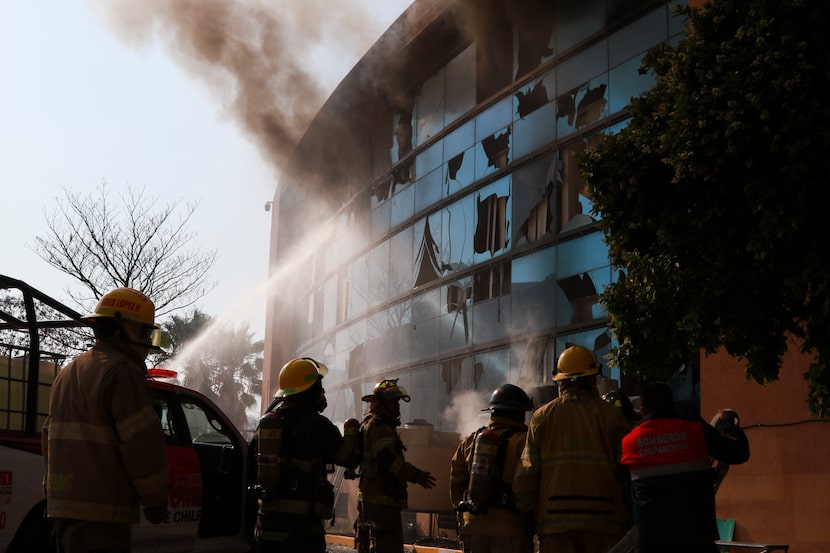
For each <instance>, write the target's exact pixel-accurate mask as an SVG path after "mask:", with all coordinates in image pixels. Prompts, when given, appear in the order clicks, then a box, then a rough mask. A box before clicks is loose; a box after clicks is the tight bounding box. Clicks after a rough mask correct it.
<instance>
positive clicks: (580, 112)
mask: <svg viewBox="0 0 830 553" xmlns="http://www.w3.org/2000/svg"><path fill="white" fill-rule="evenodd" d="M604 80H607V77H602V79H597V80H595V81H592V82H590V83H585V84H584V85H581V86H580V87H578V88H575V89H573V90H570V91H568V92H566V93H565V94H562V95H560V96H559V97H558V98H557V99H556V106H557V128H556V130H557V135H558V136H559V137H560V138H562V137H565V136H567V135H569V134H571V133H573V132H574V131H577V130H579V129H582V128H585V127H587V126H588V125H591V124H592V123H595V122H597V121H599V120H600V119H601V118H603V117H605V116H607V115H608V110H607V106H608V100H607V99H606V97H605V95H606V93H607V88H608V85H607V84H606V83H605V82H603V81H604Z"/></svg>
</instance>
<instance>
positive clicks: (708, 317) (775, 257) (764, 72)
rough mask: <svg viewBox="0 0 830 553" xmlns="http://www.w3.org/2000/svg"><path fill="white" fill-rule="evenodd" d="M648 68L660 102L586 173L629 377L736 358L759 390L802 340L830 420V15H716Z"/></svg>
mask: <svg viewBox="0 0 830 553" xmlns="http://www.w3.org/2000/svg"><path fill="white" fill-rule="evenodd" d="M683 13H684V14H685V15H687V16H688V17H689V21H690V24H691V26H690V29H689V31H688V38H687V39H686V40H684V41H683V42H681V43H680V44H679V45H678V46H677V47H675V48H673V47H670V46H667V45H662V46H659V47H656V48H654V49H652V50H651V51H650V52H649V53H648V54H647V56H646V58H645V61H644V64H643V68H642V69H641V71H642V72H647V71H652V72H653V74H654V76H655V79H656V81H655V84H654V86H653V88H652V89H651V90H650V91H649V92H648V93H646V94H644V95H643V96H642V97H640V98H637V99H633V100H632V103H631V105H630V110H631V115H632V119H631V120H630V123H629V124H628V126H627V127H626V128H625V129H624V130H623V131H622V132H620V133H619V134H616V135H612V136H609V137H608V139H607V140H606V141H605V142H604V143H603V144H601V145H600V146H599V147H598V148H596V149H595V150H594V151H593V152H591V153H589V154H587V155H586V156H585V157H584V158H583V166H582V169H583V176H584V177H585V179H586V183H587V191H588V193H589V194H590V196H591V197H592V199H593V200H594V202H595V214H598V215H601V217H602V227H603V231H604V233H605V235H606V239H607V242H608V245H609V249H610V255H611V259H612V262H613V263H614V264H615V265H616V266H618V267H619V268H621V269H622V273H623V276H622V277H621V278H620V280H619V282H617V283H615V284H613V285H612V286H610V287H609V288H608V289H606V291H605V292H604V293H603V295H602V302H603V303H604V305H605V306H606V308H607V310H608V313H609V314H610V317H611V324H612V326H613V329H614V330H615V332H616V333H617V336H618V337H619V339H620V347H619V348H618V349H617V351H616V356H617V362H618V363H619V365H620V367H621V368H622V370H623V371H624V372H625V373H626V374H629V375H632V376H635V377H641V378H643V377H652V378H654V377H665V376H667V375H669V374H670V373H672V372H673V371H674V370H676V369H677V368H678V367H679V366H681V365H682V364H684V363H685V362H687V361H688V360H690V359H693V358H694V357H696V356H697V355H698V354H699V352H700V351H705V352H713V351H715V350H717V349H718V348H720V347H721V346H722V347H724V348H725V349H726V351H727V352H729V353H730V354H732V355H734V356H737V357H738V358H740V359H742V360H743V361H744V362H745V366H746V371H747V375H748V376H749V377H751V378H754V379H755V380H756V381H757V382H759V383H767V382H771V381H774V380H776V379H777V378H778V373H779V369H780V366H781V357H782V354H783V353H784V352H785V351H786V350H787V347H788V337H795V338H796V339H798V340H799V343H800V344H801V348H802V350H803V351H804V352H806V353H809V354H810V355H811V358H812V359H813V360H814V362H813V363H812V364H810V365H809V367H805V370H806V372H805V378H806V379H808V380H809V382H810V387H809V393H808V398H807V403H808V406H809V408H810V409H811V411H813V412H814V413H816V414H818V415H820V416H822V417H828V416H830V341H828V339H827V337H828V336H830V258H829V257H828V255H827V250H826V249H825V248H826V238H825V233H826V232H827V222H826V221H825V219H824V217H826V216H827V214H826V207H825V205H824V203H823V202H824V198H825V196H824V189H825V187H826V186H827V185H828V180H830V156H828V155H827V152H826V148H827V145H828V144H830V104H828V101H827V93H828V90H830V88H828V84H830V77H828V75H829V74H830V61H829V60H830V33H828V31H827V29H830V2H826V1H825V0H715V1H714V2H708V3H706V4H705V5H704V7H703V8H701V9H699V10H691V9H688V8H687V9H684V10H683Z"/></svg>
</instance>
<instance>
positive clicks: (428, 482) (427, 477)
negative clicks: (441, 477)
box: [415, 470, 435, 489]
mask: <svg viewBox="0 0 830 553" xmlns="http://www.w3.org/2000/svg"><path fill="white" fill-rule="evenodd" d="M415 483H416V484H418V485H419V486H421V487H422V488H426V489H430V488H433V487H435V477H434V476H433V475H431V474H430V473H428V472H427V471H425V470H419V471H418V474H416V475H415Z"/></svg>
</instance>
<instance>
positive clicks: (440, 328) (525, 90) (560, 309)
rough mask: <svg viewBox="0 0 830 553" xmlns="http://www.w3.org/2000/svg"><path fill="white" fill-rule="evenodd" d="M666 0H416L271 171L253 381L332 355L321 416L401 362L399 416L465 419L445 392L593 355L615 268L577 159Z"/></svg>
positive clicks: (545, 385)
mask: <svg viewBox="0 0 830 553" xmlns="http://www.w3.org/2000/svg"><path fill="white" fill-rule="evenodd" d="M674 4H675V2H666V1H665V0H581V1H579V2H577V1H575V0H557V1H553V2H551V1H543V0H455V1H453V0H443V1H428V0H417V1H416V2H415V3H414V4H413V5H412V6H411V7H410V8H409V9H408V10H407V11H406V12H405V13H404V14H403V15H402V16H401V18H400V19H399V20H398V21H397V22H396V23H395V24H394V25H393V26H392V27H391V28H390V29H389V30H388V31H387V32H386V33H385V34H384V35H383V37H382V38H381V39H380V40H379V42H378V43H377V44H375V45H374V46H373V48H372V49H371V50H370V51H369V52H368V53H367V55H366V56H365V57H364V58H363V59H362V60H361V61H360V62H359V63H358V64H357V66H356V67H355V68H354V69H353V70H352V71H351V72H350V73H349V75H348V76H347V77H346V79H344V81H343V82H342V83H341V84H340V85H339V87H338V88H337V89H336V90H335V92H334V93H333V94H332V95H331V97H330V98H329V99H328V101H327V102H326V104H325V105H324V107H323V108H322V109H321V111H320V112H319V114H318V115H317V117H316V118H315V120H314V121H313V123H312V124H311V126H310V127H309V129H308V131H307V132H306V134H305V136H304V138H303V139H302V141H301V142H300V144H299V145H298V147H297V149H296V151H295V152H294V154H293V157H292V160H291V164H290V166H289V167H287V168H285V170H284V172H283V174H282V176H281V178H280V181H279V183H278V188H277V192H276V195H275V197H274V200H273V209H272V215H273V223H272V242H271V252H270V256H271V257H270V279H271V286H270V287H269V288H270V292H269V298H268V309H267V314H268V315H267V317H268V319H267V325H266V353H265V366H266V367H267V371H266V374H265V375H264V390H265V395H266V396H270V395H272V394H273V393H274V392H275V391H276V389H277V378H276V377H277V371H278V370H279V368H280V367H281V365H282V364H283V363H284V362H285V361H287V360H288V359H291V358H293V357H300V356H308V357H313V358H315V359H318V360H320V361H322V362H323V363H325V364H327V365H328V367H329V368H330V373H329V374H328V376H327V377H326V379H325V381H324V382H325V387H326V392H327V396H328V403H329V408H328V411H327V414H329V415H330V416H331V418H332V419H333V420H335V421H342V420H344V419H345V418H348V417H358V418H360V417H361V414H362V413H363V408H364V405H362V403H361V399H360V398H361V396H363V395H364V394H365V393H367V392H369V391H370V390H371V388H372V386H373V385H374V384H375V383H376V382H377V381H378V380H380V379H382V378H399V379H400V383H401V384H402V385H403V386H405V387H406V389H407V390H408V391H409V393H410V394H411V396H412V402H411V403H406V404H404V405H403V406H402V407H403V409H402V411H403V416H402V419H403V420H404V421H405V422H408V421H418V424H426V425H431V427H432V429H434V431H435V432H436V433H452V432H462V433H463V432H465V431H469V430H471V428H469V427H466V428H465V427H462V425H461V424H460V422H459V421H458V420H456V419H454V418H453V417H451V416H449V413H451V412H453V411H452V407H453V406H454V405H455V403H456V402H458V401H459V400H460V399H461V398H470V397H472V398H474V399H477V400H478V403H479V404H481V403H484V402H486V399H487V398H488V397H489V395H490V393H491V392H492V391H493V389H495V388H496V387H498V386H500V385H502V384H504V383H506V382H510V383H514V384H517V385H519V386H522V387H523V388H525V389H526V390H528V391H529V392H533V394H534V395H535V396H537V398H538V399H539V400H540V401H541V400H543V399H544V395H545V394H546V393H547V392H546V390H549V389H550V388H552V386H550V385H551V384H552V372H553V369H554V366H555V360H556V359H557V357H558V355H559V354H560V353H561V352H562V350H563V349H564V348H565V347H567V346H569V345H572V344H576V345H581V346H585V347H587V348H589V349H591V350H593V351H595V352H596V354H597V356H598V357H599V358H600V359H602V358H603V356H605V355H606V354H608V353H609V351H610V348H611V347H613V346H614V337H613V336H612V335H611V334H610V332H609V329H608V326H607V319H606V315H605V313H604V312H603V311H602V309H601V307H600V305H599V304H598V300H597V297H598V293H599V292H601V291H602V289H603V287H604V286H606V285H607V284H609V283H610V282H612V281H613V280H614V279H615V278H617V274H616V273H615V271H614V270H613V268H612V267H611V264H610V262H609V259H608V254H607V247H606V246H605V244H604V241H603V236H602V233H601V231H600V229H599V225H598V222H597V219H596V216H595V215H594V214H593V213H592V203H591V199H590V198H589V197H588V196H587V195H586V194H585V191H584V185H583V181H582V179H581V178H580V175H579V170H578V156H579V154H580V153H581V152H584V151H586V150H587V149H590V148H592V147H593V146H594V145H596V144H598V143H599V142H600V141H601V140H602V139H603V137H604V136H606V135H607V134H608V133H612V132H615V131H616V130H619V129H620V128H622V126H624V125H625V123H626V119H627V117H628V115H627V113H626V106H627V104H628V102H629V100H630V98H631V97H632V96H637V95H639V94H640V93H641V92H643V91H645V90H646V89H647V88H648V87H649V85H650V84H651V82H652V81H651V78H650V76H649V75H640V74H639V73H638V69H639V67H640V63H641V61H642V58H643V55H644V54H645V52H646V51H647V50H648V49H649V48H650V47H652V46H654V45H656V44H659V43H661V42H666V41H668V42H672V43H673V42H675V41H678V40H680V38H682V33H683V30H684V28H683V21H682V20H681V19H680V18H679V17H676V16H675V14H674V11H673V6H674ZM602 371H603V377H605V379H607V382H608V383H610V384H609V385H610V386H611V387H615V386H617V385H620V384H622V383H621V382H620V375H619V374H618V372H617V371H616V370H615V369H610V368H608V367H603V369H602ZM688 380H689V381H688V382H687V383H684V382H680V386H679V388H678V392H679V394H680V396H681V399H683V398H684V396H685V397H692V396H694V382H695V374H690V375H689V379H688ZM695 397H696V396H695ZM479 407H480V405H479ZM450 452H451V449H450ZM448 464H449V463H448V460H447V467H446V468H447V469H448ZM438 489H439V490H440V491H439V492H437V493H442V494H444V497H446V488H445V487H442V486H441V485H440V483H439V487H438ZM446 501H447V503H448V499H447V500H446ZM447 506H449V505H447ZM416 508H417V507H416Z"/></svg>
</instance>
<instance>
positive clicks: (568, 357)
mask: <svg viewBox="0 0 830 553" xmlns="http://www.w3.org/2000/svg"><path fill="white" fill-rule="evenodd" d="M599 368H600V365H599V363H597V358H596V356H595V355H594V352H593V351H591V350H589V349H588V348H583V347H582V346H570V347H569V348H566V349H565V351H563V352H562V354H561V355H560V356H559V361H558V362H557V363H556V373H555V374H554V375H553V379H554V380H557V381H559V380H574V379H576V378H582V377H584V376H594V375H597V374H599Z"/></svg>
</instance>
